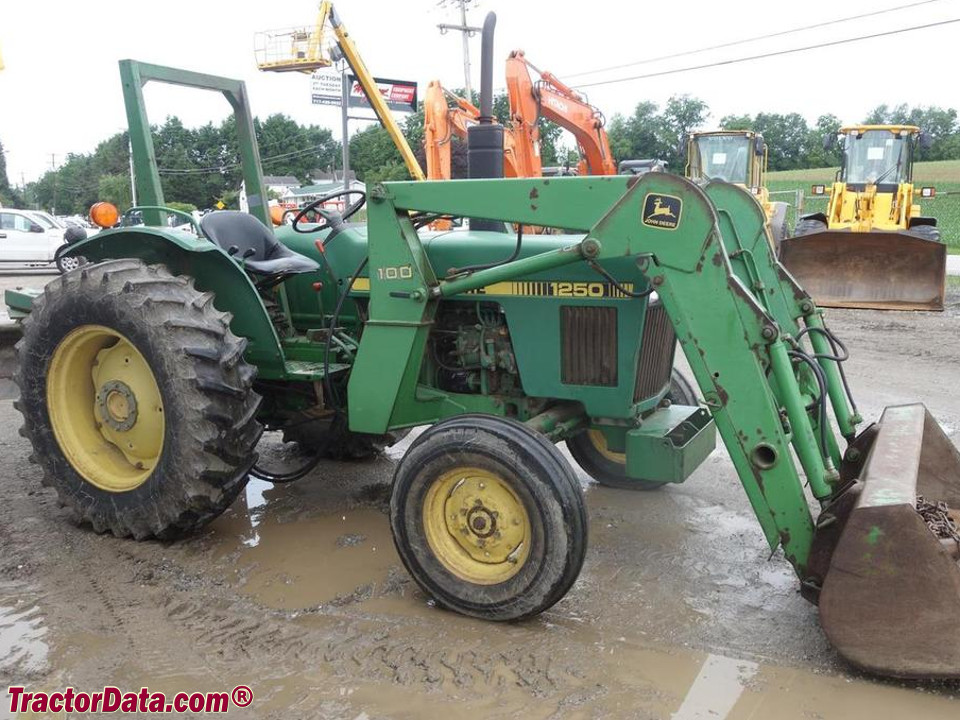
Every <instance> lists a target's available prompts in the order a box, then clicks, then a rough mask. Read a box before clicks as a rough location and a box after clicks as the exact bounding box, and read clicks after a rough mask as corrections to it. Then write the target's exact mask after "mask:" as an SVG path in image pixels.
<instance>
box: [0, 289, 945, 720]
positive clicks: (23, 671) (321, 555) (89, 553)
mask: <svg viewBox="0 0 960 720" xmlns="http://www.w3.org/2000/svg"><path fill="white" fill-rule="evenodd" d="M950 303H951V305H950V308H949V309H948V311H947V312H946V313H942V314H936V313H880V312H869V311H856V312H855V311H832V312H831V313H830V319H831V324H832V326H833V328H834V330H835V331H836V332H837V333H838V334H839V335H840V337H841V338H843V339H844V340H845V341H846V342H847V344H848V346H849V347H850V349H851V351H852V353H853V358H852V360H851V361H850V362H849V363H848V364H847V367H848V372H849V374H850V377H851V381H852V385H853V388H854V391H855V392H856V395H857V398H858V399H859V402H860V407H861V411H862V412H863V414H864V415H865V416H866V417H868V418H874V417H876V416H877V415H878V414H879V412H880V410H881V409H882V407H883V406H884V405H888V404H896V403H903V402H911V401H918V400H919V401H922V402H924V403H926V404H927V406H928V407H929V408H930V410H931V411H932V412H933V413H934V414H935V415H936V417H937V418H938V419H939V420H940V422H941V423H942V424H943V426H944V427H945V428H946V430H947V432H948V434H950V436H951V438H952V439H953V440H954V442H958V441H960V340H958V337H960V292H958V291H957V290H956V289H954V290H952V291H951V295H950ZM19 424H20V417H19V415H18V414H17V413H16V412H15V411H14V409H13V407H12V403H11V402H10V401H9V400H3V401H0V463H2V464H0V497H2V498H3V502H2V503H0V691H5V689H6V687H7V685H10V684H14V683H20V684H26V685H28V686H29V687H30V688H32V689H35V690H39V689H47V690H54V689H57V688H62V687H64V686H67V685H71V686H73V687H75V688H78V689H84V690H90V691H93V690H97V689H100V688H102V687H103V686H104V685H105V684H115V685H118V686H120V687H121V688H124V689H139V688H140V687H141V686H143V685H146V686H149V687H150V689H151V690H164V691H170V692H173V691H178V690H191V691H192V690H198V689H199V690H229V689H231V688H233V687H234V686H235V685H237V684H241V683H242V684H246V685H249V686H250V687H251V688H252V689H253V691H254V693H255V696H256V700H255V702H254V704H253V705H252V706H251V707H250V708H249V709H248V710H246V711H237V710H232V711H231V713H230V714H231V716H236V717H261V718H281V717H283V718H285V717H304V718H306V717H324V718H349V719H352V718H370V719H372V718H450V717H467V716H470V717H487V716H491V715H493V714H494V713H497V714H498V715H499V716H501V717H511V716H515V715H519V714H520V713H523V716H524V717H526V718H531V719H533V718H559V717H569V718H600V717H622V718H671V717H672V718H677V719H678V720H692V719H694V718H713V719H714V720H719V719H722V718H724V717H728V718H733V719H739V718H808V719H816V718H825V719H826V718H871V719H875V720H879V719H882V718H891V719H892V718H921V717H922V718H956V717H958V714H960V700H957V699H955V697H960V686H957V685H935V684H926V685H923V684H921V685H916V684H904V683H897V682H879V681H876V680H872V679H869V678H866V677H863V676H861V675H859V674H857V673H855V672H852V671H851V670H850V669H849V668H847V667H846V666H844V665H843V663H842V662H841V661H839V660H838V659H837V657H836V656H835V654H834V653H833V652H832V650H831V649H830V647H829V646H828V645H827V643H826V641H825V639H824V637H823V634H822V632H821V630H820V628H819V626H818V623H817V613H816V609H815V608H813V607H812V606H810V605H808V604H807V603H806V602H805V601H804V600H802V599H801V598H800V596H799V594H798V592H797V583H796V581H795V579H794V576H793V575H792V571H791V569H790V567H789V565H788V564H787V563H786V562H785V561H784V560H783V558H782V556H780V555H779V554H777V555H774V556H773V557H772V558H770V557H769V556H770V551H769V549H768V548H767V545H766V543H765V541H764V539H763V537H762V535H761V533H760V531H759V527H758V525H757V523H756V521H755V519H754V518H753V516H752V514H751V511H750V509H749V507H748V505H747V502H746V499H745V496H744V494H743V492H742V490H741V488H740V486H739V484H738V481H737V478H736V475H735V473H734V471H733V468H732V465H731V463H730V461H729V459H728V457H727V455H726V453H725V452H724V451H723V450H722V449H718V450H717V451H716V452H715V453H714V454H713V456H712V457H711V458H710V459H709V460H708V461H707V462H706V463H705V464H704V465H703V466H702V467H701V468H700V469H699V470H698V471H697V472H696V473H695V474H694V475H693V476H692V477H691V478H690V479H689V480H688V481H687V482H686V483H685V484H683V485H680V486H674V487H669V488H667V489H665V490H662V491H659V492H653V493H633V492H628V491H620V490H612V489H606V488H602V487H598V486H596V485H594V484H592V483H591V482H590V481H589V480H588V478H587V477H586V476H584V475H582V474H581V480H582V483H583V487H584V492H585V494H586V499H587V503H588V506H589V512H590V521H591V527H590V550H589V554H588V557H587V562H586V565H585V567H584V571H583V574H582V575H581V577H580V580H579V581H578V582H577V584H576V585H575V587H574V588H573V590H572V591H571V592H570V593H569V595H568V596H567V597H566V598H564V599H563V600H562V601H561V602H560V603H559V604H557V605H556V606H555V607H554V608H553V609H551V610H550V611H548V612H547V613H545V614H544V615H543V616H542V617H540V618H538V619H535V620H532V621H528V622H525V623H522V624H513V625H492V624H485V623H482V622H479V621H475V620H470V619H465V618H462V617H459V616H456V615H453V614H450V613H447V612H444V611H442V610H439V609H437V608H435V607H433V605H432V603H431V602H430V600H429V599H428V598H427V597H425V596H424V595H423V594H422V593H421V592H420V591H419V590H418V589H417V588H416V587H415V586H414V584H413V583H412V582H411V581H410V580H409V578H408V576H407V575H406V573H405V571H404V570H403V568H402V567H401V565H400V563H399V561H398V558H397V555H396V553H395V551H394V548H393V545H392V541H391V538H390V532H389V527H388V522H387V516H386V508H387V502H388V498H389V483H390V479H391V474H392V470H393V465H394V462H395V458H396V457H397V456H398V453H399V452H401V451H402V448H401V449H395V450H393V451H392V452H391V453H390V454H388V455H387V456H384V457H382V458H380V459H377V460H375V461H370V462H363V463H353V464H337V463H326V464H322V465H321V466H320V467H319V468H318V469H317V470H316V471H315V472H314V473H313V474H312V475H311V476H309V477H308V478H306V479H305V480H302V481H300V482H298V483H295V484H292V485H287V486H277V487H273V486H270V485H268V484H265V483H262V482H260V481H252V482H251V483H250V485H249V486H248V487H247V491H246V493H245V495H242V496H241V498H240V499H239V500H238V501H237V503H236V504H235V505H234V506H233V507H232V508H231V509H230V510H229V511H228V512H227V513H226V514H225V515H224V516H223V517H221V518H220V519H218V520H217V521H215V522H214V523H212V524H211V525H210V526H209V527H208V528H207V529H206V530H205V531H203V532H202V533H201V534H200V535H199V536H197V537H194V538H192V539H190V540H188V541H183V542H178V543H173V544H164V543H159V542H145V543H137V542H133V541H123V540H116V539H114V538H112V537H108V536H103V537H101V536H97V535H95V534H94V533H92V532H91V531H89V530H88V529H84V528H77V527H75V526H74V525H72V524H71V523H70V521H69V518H68V515H67V513H66V512H65V511H64V510H62V509H59V508H58V506H57V501H56V498H55V496H54V494H53V493H52V492H51V491H50V490H47V489H43V488H41V486H40V474H39V471H38V470H37V469H36V468H35V467H34V466H33V465H30V464H29V463H28V462H27V456H28V454H29V452H30V449H29V447H28V445H27V443H26V441H25V440H23V439H21V438H20V437H19V436H18V434H17V428H18V426H19ZM892 631H896V629H892ZM5 706H6V703H5V702H2V701H0V717H4V713H5V712H6V707H5Z"/></svg>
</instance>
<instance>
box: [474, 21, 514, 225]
mask: <svg viewBox="0 0 960 720" xmlns="http://www.w3.org/2000/svg"><path fill="white" fill-rule="evenodd" d="M496 27H497V15H496V13H492V12H489V13H487V17H486V18H485V19H484V21H483V33H482V35H481V49H480V118H479V123H478V124H477V125H473V126H471V127H470V128H468V129H467V174H468V175H469V177H470V178H471V179H474V178H502V177H503V126H502V125H500V124H499V123H496V122H494V118H493V32H494V30H495V29H496ZM469 99H470V100H471V101H472V100H473V98H469ZM470 228H471V229H472V230H492V231H493V232H506V228H505V227H504V224H503V223H502V222H500V221H499V220H485V219H482V218H471V219H470Z"/></svg>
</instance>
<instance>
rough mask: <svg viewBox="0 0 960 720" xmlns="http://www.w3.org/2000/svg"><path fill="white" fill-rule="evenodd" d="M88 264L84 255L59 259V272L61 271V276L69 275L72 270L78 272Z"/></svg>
mask: <svg viewBox="0 0 960 720" xmlns="http://www.w3.org/2000/svg"><path fill="white" fill-rule="evenodd" d="M86 264H87V259H86V258H85V257H83V256H82V255H76V256H71V257H58V258H57V270H59V271H60V274H61V275H62V274H64V273H68V272H70V271H71V270H76V269H77V268H78V267H82V266H84V265H86Z"/></svg>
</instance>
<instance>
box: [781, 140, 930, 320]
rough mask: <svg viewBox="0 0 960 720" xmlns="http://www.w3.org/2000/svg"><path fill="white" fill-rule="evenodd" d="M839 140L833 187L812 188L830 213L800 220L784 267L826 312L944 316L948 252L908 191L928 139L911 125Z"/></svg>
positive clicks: (783, 253) (787, 243) (786, 249)
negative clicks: (918, 153)
mask: <svg viewBox="0 0 960 720" xmlns="http://www.w3.org/2000/svg"><path fill="white" fill-rule="evenodd" d="M835 139H836V137H835V136H833V135H830V136H827V137H826V138H825V143H824V144H825V145H829V144H831V143H832V142H833V141H834V140H835ZM840 141H841V143H842V148H843V164H842V166H841V167H840V170H839V171H838V172H837V178H836V182H834V183H833V185H832V186H831V187H830V188H829V189H827V188H825V187H824V186H822V185H820V186H815V187H814V194H828V195H829V200H828V205H827V210H826V212H824V213H814V214H811V215H806V216H804V217H802V218H800V220H799V222H798V223H797V227H796V230H795V233H794V236H793V237H791V238H789V239H788V240H786V241H785V242H784V243H783V245H782V249H781V256H780V259H781V262H783V264H784V265H785V266H786V268H787V269H788V270H789V271H790V272H791V273H792V274H793V276H794V277H795V278H796V279H797V281H798V282H799V283H800V284H801V285H803V286H804V288H806V289H807V291H808V292H809V293H810V294H811V295H812V296H813V297H814V298H815V299H816V300H817V302H818V303H819V304H820V305H823V306H826V307H852V308H875V309H878V310H943V300H944V286H945V282H946V263H947V249H946V246H945V245H944V244H943V243H942V242H941V241H940V229H939V228H938V227H937V221H936V219H935V218H931V217H924V216H923V215H921V214H920V212H921V210H920V205H919V204H918V202H917V200H918V199H919V194H918V193H916V192H915V188H914V185H913V157H914V150H915V148H916V146H917V144H919V143H923V142H926V135H924V134H923V133H922V132H921V131H920V128H918V127H916V126H913V125H856V126H851V127H845V128H842V129H841V130H840Z"/></svg>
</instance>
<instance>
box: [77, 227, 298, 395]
mask: <svg viewBox="0 0 960 720" xmlns="http://www.w3.org/2000/svg"><path fill="white" fill-rule="evenodd" d="M63 254H64V255H67V256H76V255H80V256H83V257H85V258H87V260H89V261H90V262H99V261H101V260H106V259H108V258H122V257H136V258H139V259H141V260H143V261H144V262H146V263H149V264H160V265H166V266H167V268H168V269H169V270H170V271H171V272H173V273H175V274H177V275H186V276H189V277H192V278H194V280H195V281H196V287H197V289H198V290H201V291H203V292H212V293H213V294H214V296H215V299H214V306H215V307H216V308H217V309H218V310H220V311H222V312H226V313H229V314H230V315H231V317H230V320H229V322H230V329H231V330H232V331H233V332H234V333H235V334H236V335H238V336H240V337H244V338H246V339H247V340H248V342H249V345H248V346H247V350H246V352H245V353H244V355H245V358H246V360H247V361H248V362H250V363H252V364H254V365H256V366H258V367H259V369H260V371H259V377H261V378H267V379H270V378H280V377H283V375H284V355H283V350H282V348H281V346H280V340H279V338H278V337H277V333H276V330H275V329H274V327H273V323H271V322H270V317H269V315H268V314H267V311H266V308H265V307H264V305H263V301H262V300H261V298H260V294H259V293H258V292H257V289H256V288H255V287H254V286H253V283H252V282H251V281H250V278H249V277H247V274H246V273H245V272H244V271H243V270H242V269H241V268H240V266H239V265H238V264H237V263H236V261H234V260H233V259H232V258H231V257H230V256H229V255H227V254H226V253H225V252H224V251H223V250H222V249H221V248H220V247H219V246H217V245H215V244H213V243H212V242H210V241H209V240H206V239H205V238H198V237H197V236H195V235H193V234H191V233H187V232H183V231H181V230H170V229H166V228H156V227H142V226H138V227H135V228H130V227H127V228H116V229H114V230H103V231H101V232H99V233H97V234H96V235H93V236H92V237H89V238H87V239H86V240H81V241H80V242H77V243H74V244H73V245H71V246H70V248H69V250H67V251H65V252H64V253H63Z"/></svg>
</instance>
